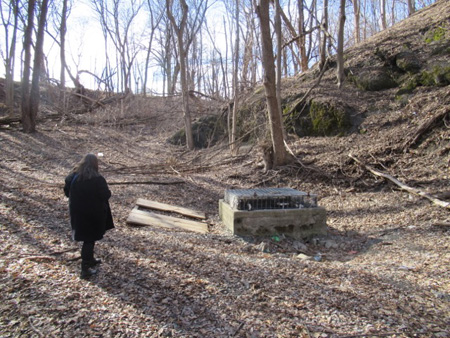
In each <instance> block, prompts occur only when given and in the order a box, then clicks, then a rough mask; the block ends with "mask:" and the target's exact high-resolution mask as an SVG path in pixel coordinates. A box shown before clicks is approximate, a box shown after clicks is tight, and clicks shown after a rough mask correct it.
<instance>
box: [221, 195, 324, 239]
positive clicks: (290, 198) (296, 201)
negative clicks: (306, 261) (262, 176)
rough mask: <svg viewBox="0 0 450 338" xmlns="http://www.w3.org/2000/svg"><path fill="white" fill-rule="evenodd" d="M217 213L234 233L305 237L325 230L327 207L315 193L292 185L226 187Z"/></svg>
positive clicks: (241, 234) (320, 233)
mask: <svg viewBox="0 0 450 338" xmlns="http://www.w3.org/2000/svg"><path fill="white" fill-rule="evenodd" d="M219 216H220V219H221V220H222V222H223V223H224V224H225V226H226V227H227V229H228V230H230V231H231V232H232V233H233V234H234V235H237V236H255V237H263V236H272V235H281V234H284V235H285V236H287V237H291V238H295V239H307V238H310V237H313V236H318V235H325V234H326V233H327V225H326V210H325V209H324V208H322V207H319V206H318V205H317V196H316V195H312V194H309V193H306V192H302V191H298V190H295V189H291V188H263V189H229V190H225V196H224V199H221V200H220V201H219Z"/></svg>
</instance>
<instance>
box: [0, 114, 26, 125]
mask: <svg viewBox="0 0 450 338" xmlns="http://www.w3.org/2000/svg"><path fill="white" fill-rule="evenodd" d="M20 121H22V118H21V117H20V116H4V117H0V125H6V124H11V123H15V122H20Z"/></svg>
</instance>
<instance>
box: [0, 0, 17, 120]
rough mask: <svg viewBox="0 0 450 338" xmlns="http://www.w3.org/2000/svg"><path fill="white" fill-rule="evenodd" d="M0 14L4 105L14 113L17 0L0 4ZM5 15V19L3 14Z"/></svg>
mask: <svg viewBox="0 0 450 338" xmlns="http://www.w3.org/2000/svg"><path fill="white" fill-rule="evenodd" d="M3 5H7V6H8V7H9V10H8V11H3ZM0 12H1V13H0V14H1V19H2V24H3V27H4V29H5V40H6V41H5V43H6V48H5V54H3V52H2V57H3V60H4V63H5V104H6V106H7V107H8V110H9V111H10V112H11V113H12V112H13V111H14V64H15V62H14V61H15V56H16V41H17V30H18V21H19V20H18V19H19V0H11V1H10V3H9V4H6V3H4V2H3V1H2V2H0ZM6 13H7V17H5V14H6ZM11 25H12V27H13V28H12V36H11V39H9V31H10V30H9V27H10V26H11Z"/></svg>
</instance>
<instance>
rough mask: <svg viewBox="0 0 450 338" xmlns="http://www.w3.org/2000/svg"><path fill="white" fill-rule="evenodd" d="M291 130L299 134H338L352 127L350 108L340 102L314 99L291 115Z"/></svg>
mask: <svg viewBox="0 0 450 338" xmlns="http://www.w3.org/2000/svg"><path fill="white" fill-rule="evenodd" d="M291 119H292V120H293V121H291V123H289V125H291V126H292V127H291V128H290V129H291V131H293V132H295V134H297V135H298V136H300V137H302V136H336V135H343V134H345V133H347V132H348V131H349V130H350V128H351V127H352V123H351V119H350V114H349V111H348V108H347V107H345V106H344V105H342V104H339V103H338V102H322V101H318V100H312V101H310V103H309V104H308V105H307V106H305V107H304V108H303V110H302V112H301V113H300V112H298V114H294V116H292V117H291Z"/></svg>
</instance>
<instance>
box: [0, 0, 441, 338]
mask: <svg viewBox="0 0 450 338" xmlns="http://www.w3.org/2000/svg"><path fill="white" fill-rule="evenodd" d="M89 4H90V7H89V8H91V10H92V13H94V14H93V15H94V17H95V18H96V20H98V24H99V26H100V27H101V32H102V35H103V37H104V40H103V41H99V44H104V45H105V46H107V50H109V52H105V55H104V60H106V61H105V64H102V69H101V70H99V69H98V68H96V69H85V68H81V67H80V66H81V64H82V63H81V61H80V58H82V56H80V58H79V59H78V61H76V58H75V57H73V56H72V55H68V54H67V50H66V48H68V47H67V45H68V44H70V41H67V40H66V37H67V29H68V27H69V26H70V23H71V15H72V12H71V11H72V10H73V8H74V6H75V4H74V2H73V1H71V0H64V1H59V2H56V1H50V0H49V1H46V0H42V1H38V0H36V1H27V2H24V1H21V0H11V1H5V0H2V2H1V14H2V24H3V27H2V28H3V35H2V37H3V38H4V41H2V45H1V46H2V49H1V57H2V58H3V61H4V65H5V78H4V79H1V81H0V99H1V102H2V103H0V241H1V243H2V245H1V246H0V247H1V249H0V285H1V290H2V292H1V293H0V336H1V337H306V338H311V337H336V338H337V337H340V338H344V337H347V338H351V337H403V338H406V337H448V336H450V329H449V327H450V321H449V318H450V275H449V268H448V267H449V264H450V255H449V229H450V214H449V209H450V188H449V187H450V184H449V183H450V176H449V175H450V172H449V165H450V153H449V151H450V146H449V144H450V96H449V91H448V88H449V85H448V82H445V81H449V80H448V79H447V78H445V73H444V75H442V74H441V73H432V74H433V76H431V77H430V78H431V79H429V78H425V75H426V74H428V68H427V69H426V71H425V70H421V71H422V73H421V74H422V75H421V77H420V79H419V80H417V81H422V82H421V83H420V84H417V83H416V86H415V87H413V88H412V89H411V88H409V87H408V88H405V85H403V84H404V83H409V82H408V81H409V80H407V75H408V76H409V74H410V73H409V72H408V73H407V72H403V73H401V74H402V75H401V76H400V77H399V78H398V79H399V80H398V81H403V82H402V85H401V87H400V88H399V87H393V88H388V89H383V90H373V91H372V90H363V89H361V88H360V87H358V86H357V85H356V84H355V83H356V82H355V80H354V79H355V78H356V77H357V76H358V74H360V73H364V72H365V71H368V72H369V71H373V70H374V69H376V70H379V69H381V68H383V67H385V68H386V67H387V68H388V69H392V67H393V66H392V64H393V63H395V62H397V60H400V56H402V55H406V57H410V55H411V54H414V55H415V56H416V57H417V59H418V60H420V61H421V66H422V67H424V66H423V64H426V62H427V60H432V62H434V63H432V64H431V65H432V66H433V67H434V68H433V67H431V66H430V69H431V70H433V71H435V69H436V67H437V66H436V65H442V64H444V65H447V66H448V48H449V47H448V46H449V41H450V36H449V33H448V29H449V20H450V17H449V13H450V5H449V4H448V2H446V1H442V0H441V1H436V2H435V3H433V4H430V3H429V2H427V1H416V2H414V1H412V0H408V1H406V2H398V1H391V0H380V1H372V0H352V1H344V0H342V1H333V0H323V1H316V0H313V1H310V2H308V1H305V2H302V1H282V0H275V1H268V0H258V1H247V0H239V1H221V2H213V1H211V0H198V1H192V0H183V1H172V0H164V1H162V0H161V1H155V0H148V1H137V0H133V1H120V0H110V1H106V0H102V1H95V2H92V3H89ZM218 4H220V5H221V6H222V5H223V8H224V9H225V10H224V11H223V12H220V13H221V15H220V16H217V15H216V16H213V17H211V16H210V15H209V13H211V12H210V11H212V10H213V9H214V8H215V6H217V5H218ZM215 13H216V14H217V12H215ZM142 17H145V18H146V20H145V30H141V34H136V32H137V30H136V28H137V27H139V26H136V25H138V24H141V23H142V22H141V23H139V22H138V21H139V20H141V19H142ZM218 26H223V27H224V29H223V31H224V32H225V33H226V38H225V39H224V40H225V41H221V44H219V40H220V39H219V32H220V31H222V29H220V30H219V29H218ZM46 41H47V42H48V41H51V42H52V43H54V44H55V45H56V46H58V48H59V50H58V53H57V54H58V58H59V59H60V61H61V67H60V68H59V69H57V70H56V71H55V70H54V69H53V70H52V69H49V68H50V67H49V59H48V57H49V56H48V55H46V49H45V46H46V44H45V42H46ZM405 49H408V51H409V50H411V51H413V53H409V54H408V53H406V54H404V51H405ZM105 50H106V49H105ZM111 51H114V52H111ZM442 51H443V52H442ZM446 51H447V52H446ZM402 53H403V54H402ZM446 53H447V54H446ZM399 55H400V56H399ZM394 56H395V57H394ZM414 60H415V59H414ZM414 60H413V61H414ZM446 60H447V61H446ZM445 62H447V63H445ZM397 63H398V62H397ZM18 64H19V65H20V66H19V67H18V66H17V65H18ZM155 65H156V67H157V68H158V69H159V71H160V75H161V80H162V82H161V83H162V86H160V87H158V88H157V89H155V88H153V87H152V83H151V76H150V71H151V70H152V68H151V67H155ZM409 65H410V67H413V68H414V66H415V64H414V62H412V63H410V64H409ZM389 67H391V68H389ZM396 67H397V66H396ZM441 68H442V67H441ZM443 68H445V67H443ZM383 69H384V68H383ZM413 70H414V71H416V72H418V70H417V69H413ZM431 70H430V72H431ZM52 72H55V74H57V75H55V74H53V73H52ZM417 78H418V77H415V79H417ZM87 79H89V80H87ZM408 79H409V78H408ZM14 80H15V81H14ZM426 81H429V82H426ZM89 83H95V88H92V87H89V86H88V84H89ZM430 83H432V85H431V84H430ZM405 93H406V94H405ZM311 100H316V101H317V102H322V101H326V102H337V103H339V104H341V105H343V106H345V107H350V108H351V111H352V115H351V119H352V128H351V129H349V130H348V131H347V132H343V133H339V134H335V135H334V136H323V135H315V136H303V137H300V136H298V135H295V134H293V132H292V126H290V123H292V121H293V118H292V116H294V115H295V114H298V116H300V117H304V115H305V113H304V109H306V107H307V106H308V105H309V106H311V105H312V101H311ZM211 116H214V117H215V118H218V120H220V119H222V120H223V121H225V122H224V124H225V127H224V129H225V131H226V134H225V136H224V137H223V138H221V139H220V140H219V141H216V142H215V143H214V144H213V145H211V146H209V147H208V146H207V147H205V148H201V149H199V148H195V147H194V144H195V142H196V141H197V139H196V138H198V137H199V132H198V130H201V129H196V128H197V126H198V125H196V123H197V122H198V121H201V120H202V119H203V118H205V117H211ZM287 121H290V122H289V123H288V122H287ZM183 129H184V131H185V135H186V139H185V141H186V142H185V145H183V146H180V145H174V144H171V143H168V141H167V140H168V139H170V138H171V137H172V136H173V135H174V134H175V133H177V132H179V131H180V130H183ZM191 137H192V139H190V138H191ZM267 149H268V150H269V152H267ZM89 152H93V153H96V154H99V153H101V155H99V160H100V172H101V173H102V174H103V175H104V176H105V178H106V180H107V181H108V184H109V186H110V189H111V191H112V198H111V201H110V202H111V209H112V213H113V217H114V221H115V224H116V229H114V230H113V231H111V232H108V233H107V234H106V236H105V239H104V240H102V241H100V242H99V243H98V246H97V248H96V253H97V254H98V256H99V257H100V258H102V260H103V264H102V265H101V267H100V271H99V273H98V275H97V276H94V277H92V278H91V279H89V280H81V279H80V278H79V265H80V259H81V258H80V253H79V244H78V243H76V242H73V241H72V240H71V238H70V225H69V215H68V205H67V199H66V198H65V197H64V194H63V191H62V187H63V181H64V177H65V176H66V175H67V173H68V172H69V171H70V170H71V169H72V167H73V166H74V164H75V163H76V162H78V161H79V160H80V159H81V158H82V156H84V155H85V154H86V153H89ZM268 153H270V156H269V157H270V159H269V162H270V165H267V163H264V162H265V161H264V158H266V157H267V154H268ZM266 162H267V161H266ZM255 187H292V188H295V189H298V190H302V191H307V192H311V193H315V194H317V195H318V197H319V205H320V206H323V207H324V208H326V210H327V225H328V228H329V231H328V234H327V236H322V237H316V238H309V239H304V240H294V239H292V238H288V237H285V236H283V235H282V234H280V236H273V237H267V238H241V237H237V236H233V235H231V234H230V233H229V232H228V231H227V230H226V229H225V228H224V226H223V224H222V223H221V221H220V220H219V218H218V201H219V199H221V198H223V194H224V190H225V189H233V188H255ZM146 201H153V202H151V203H150V202H146ZM143 203H144V204H145V203H147V204H148V203H150V204H152V205H155V204H158V205H160V204H162V203H164V204H170V205H173V206H177V208H175V209H177V210H185V208H189V209H191V210H195V211H197V214H201V215H204V214H205V215H206V219H205V220H200V222H202V224H203V226H204V227H205V229H207V231H206V232H205V233H196V232H192V231H187V230H183V229H174V228H172V229H169V228H164V227H160V226H133V225H131V224H127V219H128V217H129V215H130V213H131V212H132V210H133V208H135V206H136V205H137V204H141V205H142V204H143ZM162 215H164V217H168V216H170V217H172V216H174V214H172V213H170V212H169V211H167V210H166V211H164V212H162ZM202 217H203V216H202ZM182 219H183V220H188V219H189V217H188V216H182Z"/></svg>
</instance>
